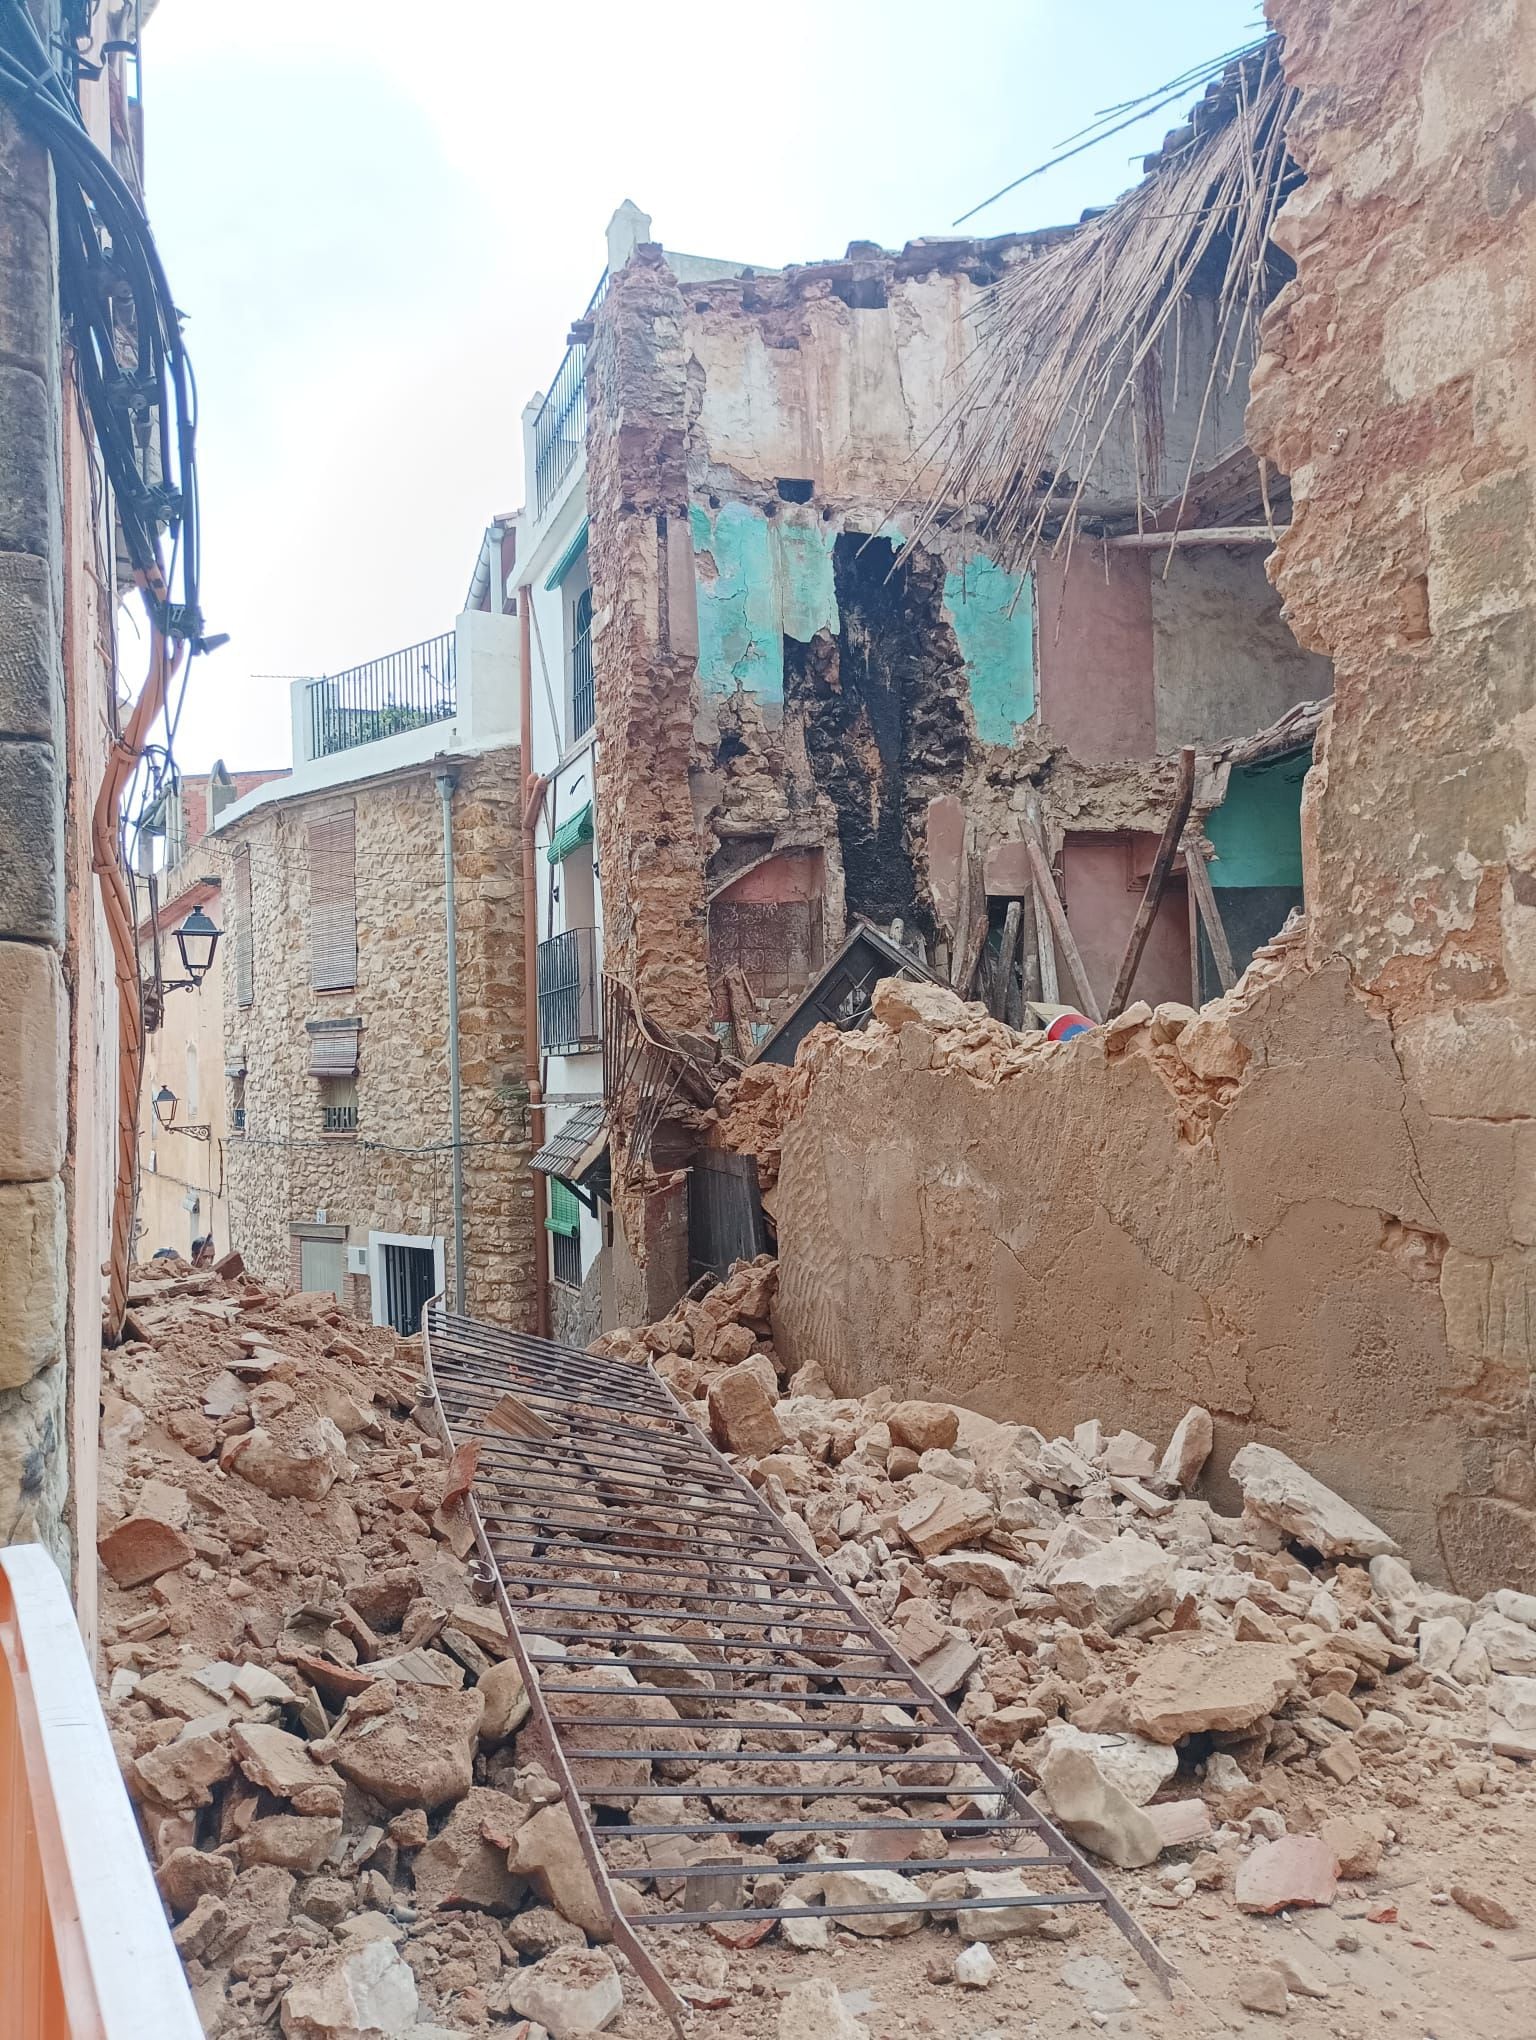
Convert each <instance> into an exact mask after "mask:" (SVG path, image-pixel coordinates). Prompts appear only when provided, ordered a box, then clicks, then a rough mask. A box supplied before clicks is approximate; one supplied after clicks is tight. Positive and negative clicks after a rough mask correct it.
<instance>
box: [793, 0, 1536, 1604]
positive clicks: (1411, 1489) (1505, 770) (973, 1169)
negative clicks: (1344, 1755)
mask: <svg viewBox="0 0 1536 2040" xmlns="http://www.w3.org/2000/svg"><path fill="white" fill-rule="evenodd" d="M1271 15H1272V18H1273V20H1274V22H1275V25H1276V26H1277V27H1278V28H1280V29H1281V30H1282V31H1283V32H1284V33H1285V36H1286V39H1287V40H1286V63H1287V68H1288V71H1289V73H1290V75H1291V77H1292V78H1293V80H1294V81H1295V83H1296V84H1297V85H1299V86H1300V88H1301V93H1302V98H1301V104H1300V109H1299V113H1298V116H1297V118H1296V121H1295V123H1294V126H1293V130H1292V135H1291V144H1292V148H1293V152H1294V153H1295V155H1296V157H1297V159H1298V160H1299V161H1300V163H1301V164H1302V166H1303V168H1304V169H1305V171H1306V173H1307V182H1306V184H1305V186H1304V187H1303V188H1302V189H1301V190H1300V191H1299V193H1298V194H1297V195H1296V196H1295V197H1294V198H1293V199H1292V200H1291V202H1290V204H1289V205H1288V207H1287V209H1286V212H1285V214H1284V215H1283V216H1282V221H1281V224H1280V230H1279V238H1280V239H1281V240H1282V242H1283V244H1284V245H1285V246H1286V247H1287V248H1288V249H1289V250H1290V251H1291V252H1292V253H1293V254H1294V256H1295V259H1296V262H1297V276H1296V278H1295V281H1294V282H1293V283H1292V284H1291V285H1290V286H1288V288H1287V289H1286V291H1285V292H1284V293H1283V294H1282V297H1281V299H1280V300H1279V301H1277V303H1276V305H1275V306H1274V307H1272V308H1271V311H1270V313H1269V314H1268V316H1267V319H1266V325H1265V336H1264V337H1265V355H1264V358H1263V359H1262V361H1261V362H1260V364H1259V366H1258V368H1257V370H1256V372H1255V375H1254V379H1253V401H1252V403H1251V405H1250V408H1249V413H1248V431H1249V437H1250V441H1251V443H1252V444H1253V445H1254V447H1255V450H1256V451H1258V452H1260V453H1261V454H1263V455H1264V456H1265V457H1267V458H1268V459H1270V460H1271V461H1273V462H1274V463H1275V464H1276V465H1277V466H1278V467H1279V468H1280V469H1281V470H1282V471H1285V472H1288V473H1289V474H1290V476H1291V480H1292V489H1293V496H1294V511H1293V520H1292V526H1291V531H1290V535H1289V536H1288V538H1287V539H1286V540H1285V541H1284V542H1283V544H1282V546H1281V547H1280V549H1279V552H1278V555H1277V559H1276V563H1275V570H1274V572H1275V579H1276V581H1277V585H1278V587H1279V589H1280V592H1281V595H1282V597H1283V599H1284V602H1285V604H1286V610H1287V615H1288V618H1289V622H1290V625H1291V627H1292V629H1293V630H1294V631H1295V632H1296V634H1297V636H1298V637H1299V638H1300V640H1301V642H1302V644H1303V645H1304V646H1305V647H1306V648H1307V649H1309V650H1311V651H1315V652H1318V653H1323V654H1326V655H1327V656H1329V657H1330V658H1331V659H1332V660H1333V662H1334V670H1335V676H1336V696H1335V707H1334V710H1333V714H1332V720H1331V727H1329V726H1327V725H1325V731H1324V737H1323V741H1322V743H1321V744H1320V746H1319V755H1318V763H1317V765H1316V767H1315V768H1314V770H1313V773H1312V774H1311V776H1310V778H1309V781H1308V785H1307V790H1306V799H1305V803H1304V810H1303V853H1304V864H1305V877H1306V888H1307V897H1308V902H1309V924H1308V932H1307V937H1306V944H1305V948H1304V949H1303V948H1301V947H1293V948H1291V949H1290V950H1289V951H1287V952H1286V953H1285V954H1284V955H1283V956H1281V957H1280V958H1277V959H1272V960H1266V961H1265V962H1263V963H1261V964H1260V965H1258V966H1256V967H1255V969H1254V970H1253V971H1251V972H1250V973H1249V975H1248V977H1247V978H1246V979H1245V980H1244V983H1243V984H1242V985H1241V986H1240V987H1239V988H1238V991H1237V992H1236V993H1234V994H1233V995H1232V996H1231V998H1230V999H1229V1000H1227V1001H1225V1002H1223V1003H1222V1005H1221V1006H1220V1007H1219V1008H1215V1009H1211V1008H1208V1009H1206V1014H1205V1015H1203V1016H1202V1021H1201V1023H1200V1027H1201V1030H1202V1031H1201V1033H1200V1035H1199V1036H1197V1037H1195V1039H1194V1041H1193V1043H1192V1044H1191V1043H1189V1042H1186V1041H1184V1040H1181V1042H1180V1044H1179V1050H1178V1052H1177V1053H1174V1052H1173V1051H1169V1052H1168V1053H1169V1054H1172V1055H1173V1061H1174V1062H1175V1063H1177V1064H1178V1066H1179V1067H1180V1068H1187V1065H1186V1064H1185V1063H1184V1062H1183V1061H1182V1057H1183V1055H1185V1054H1187V1053H1189V1052H1191V1047H1192V1049H1193V1052H1194V1054H1195V1059H1196V1061H1197V1062H1199V1063H1200V1064H1201V1065H1202V1069H1201V1071H1200V1072H1199V1073H1197V1075H1198V1081H1197V1082H1196V1083H1195V1085H1194V1099H1193V1102H1194V1105H1195V1107H1197V1108H1198V1109H1194V1110H1192V1109H1191V1099H1190V1097H1189V1096H1185V1095H1183V1094H1181V1093H1180V1091H1179V1084H1181V1083H1184V1080H1183V1079H1179V1083H1173V1082H1172V1081H1171V1075H1170V1071H1169V1070H1168V1069H1160V1068H1159V1059H1158V1056H1157V1055H1156V1054H1155V1053H1154V1052H1153V1050H1152V1049H1151V1048H1150V1047H1149V1046H1148V1045H1147V1043H1145V1042H1142V1043H1139V1044H1138V1043H1137V1042H1135V1041H1132V1042H1131V1044H1130V1047H1129V1049H1126V1050H1125V1051H1124V1052H1120V1053H1116V1042H1115V1041H1114V1040H1112V1039H1111V1040H1106V1039H1105V1038H1104V1037H1103V1036H1094V1037H1090V1038H1088V1039H1085V1040H1084V1041H1082V1042H1080V1043H1078V1044H1074V1045H1072V1046H1070V1047H1068V1048H1065V1049H1063V1050H1060V1051H1056V1050H1051V1051H1046V1052H1044V1053H1042V1054H1037V1055H1035V1056H1033V1057H1030V1058H1024V1059H1023V1060H1021V1063H1020V1066H1019V1068H1018V1070H1017V1072H1016V1073H1014V1074H1012V1075H1010V1076H1009V1077H1007V1078H1006V1079H1005V1080H1003V1081H1002V1082H997V1081H988V1080H987V1079H986V1078H985V1076H984V1075H978V1074H976V1073H974V1072H968V1071H967V1070H966V1069H964V1068H962V1067H960V1066H957V1065H955V1064H953V1063H951V1064H950V1065H949V1066H947V1067H945V1068H943V1069H940V1070H935V1069H933V1068H932V1067H930V1066H926V1065H925V1064H924V1044H923V1043H922V1042H921V1041H915V1042H913V1043H911V1044H910V1045H909V1044H908V1043H907V1041H906V1038H905V1036H903V1037H902V1039H901V1041H900V1042H896V1041H894V1040H893V1038H892V1037H891V1036H889V1035H888V1034H886V1033H885V1031H884V1030H872V1031H871V1034H870V1035H869V1036H867V1037H863V1038H862V1039H845V1040H844V1041H843V1042H842V1043H841V1044H840V1045H839V1046H837V1047H836V1048H828V1047H825V1046H824V1047H823V1048H822V1049H821V1050H819V1051H818V1052H817V1057H816V1058H815V1059H813V1064H812V1067H811V1068H810V1069H809V1071H808V1072H807V1073H806V1089H805V1095H804V1097H803V1099H802V1101H801V1107H800V1113H799V1116H798V1117H797V1118H796V1119H795V1120H794V1121H793V1122H792V1123H791V1124H790V1125H789V1126H788V1128H787V1129H786V1133H785V1138H784V1147H783V1158H782V1170H781V1175H780V1182H779V1188H778V1208H779V1225H780V1246H781V1254H782V1257H783V1272H782V1281H781V1287H780V1310H781V1323H780V1328H779V1333H780V1342H781V1346H782V1347H783V1348H785V1349H787V1350H788V1351H790V1352H791V1353H792V1354H794V1355H795V1356H796V1357H808V1356H809V1355H810V1354H812V1353H814V1354H816V1355H818V1357H820V1358H822V1359H823V1361H824V1363H826V1364H828V1365H829V1371H830V1372H831V1374H832V1376H833V1378H834V1380H835V1381H836V1382H837V1383H838V1385H839V1386H847V1387H861V1386H869V1385H871V1384H872V1383H873V1382H875V1381H876V1380H880V1381H884V1382H887V1383H888V1384H889V1385H890V1386H891V1388H892V1389H893V1390H894V1391H895V1392H897V1393H906V1392H911V1391H913V1390H916V1389H921V1388H923V1387H925V1386H931V1387H933V1388H935V1389H938V1390H943V1391H947V1392H950V1393H963V1394H964V1395H965V1396H966V1397H967V1398H968V1399H970V1400H973V1401H975V1402H976V1403H977V1404H978V1405H979V1406H980V1407H981V1408H983V1409H985V1410H989V1411H990V1412H992V1413H994V1414H997V1415H1010V1416H1015V1417H1024V1418H1028V1419H1029V1420H1031V1421H1034V1422H1036V1423H1039V1424H1041V1425H1042V1426H1043V1427H1045V1428H1047V1429H1049V1428H1053V1427H1057V1426H1061V1425H1066V1424H1070V1423H1071V1422H1073V1421H1074V1420H1076V1419H1078V1418H1082V1417H1087V1416H1090V1415H1096V1414H1102V1415H1103V1416H1104V1417H1106V1418H1107V1419H1110V1420H1112V1421H1114V1422H1121V1421H1128V1422H1131V1423H1133V1424H1136V1425H1137V1426H1138V1427H1140V1428H1145V1429H1148V1430H1151V1431H1153V1432H1156V1431H1159V1430H1166V1429H1167V1427H1168V1425H1169V1424H1170V1423H1171V1422H1172V1421H1173V1420H1174V1419H1175V1418H1176V1417H1177V1416H1178V1415H1179V1414H1180V1413H1181V1411H1182V1409H1183V1407H1184V1406H1185V1404H1186V1403H1187V1402H1189V1401H1190V1400H1195V1399H1198V1400H1200V1401H1202V1402H1205V1403H1207V1404H1208V1405H1209V1406H1210V1407H1211V1408H1212V1409H1213V1410H1214V1411H1215V1412H1216V1414H1217V1419H1218V1453H1217V1457H1216V1460H1215V1462H1214V1464H1215V1465H1216V1466H1217V1468H1218V1469H1219V1468H1220V1467H1222V1466H1224V1465H1225V1461H1226V1457H1227V1453H1228V1450H1229V1449H1230V1447H1231V1446H1232V1445H1234V1444H1236V1443H1238V1442H1239V1441H1240V1440H1241V1439H1242V1438H1246V1437H1250V1436H1252V1437H1260V1438H1264V1439H1267V1440H1269V1441H1271V1442H1274V1443H1277V1444H1280V1445H1281V1446H1282V1447H1284V1448H1285V1449H1287V1450H1289V1451H1292V1452H1294V1453H1296V1454H1297V1455H1298V1456H1299V1457H1301V1458H1302V1459H1303V1460H1305V1461H1306V1462H1307V1463H1308V1464H1309V1465H1310V1466H1312V1468H1313V1469H1314V1470H1315V1471H1316V1472H1317V1473H1318V1474H1319V1475H1320V1476H1321V1477H1322V1478H1323V1479H1325V1480H1328V1481H1330V1482H1332V1483H1333V1484H1335V1485H1337V1486H1339V1487H1340V1488H1342V1489H1344V1490H1345V1491H1346V1492H1348V1493H1349V1494H1351V1495H1352V1497H1353V1498H1354V1499H1355V1500H1356V1501H1358V1502H1359V1503H1360V1504H1361V1505H1362V1506H1364V1507H1365V1508H1366V1509H1367V1510H1368V1511H1369V1512H1371V1513H1372V1514H1374V1515H1377V1516H1379V1517H1380V1518H1381V1519H1382V1520H1384V1521H1385V1522H1386V1523H1387V1524H1388V1525H1389V1526H1390V1527H1391V1528H1392V1529H1393V1530H1394V1531H1395V1533H1396V1534H1397V1535H1398V1536H1399V1537H1400V1539H1401V1540H1402V1542H1403V1545H1404V1548H1405V1550H1406V1551H1407V1552H1408V1554H1409V1555H1410V1557H1411V1558H1412V1559H1413V1561H1414V1562H1415V1563H1416V1564H1417V1565H1419V1566H1422V1567H1425V1568H1427V1569H1429V1570H1431V1571H1434V1572H1438V1573H1440V1574H1442V1575H1443V1576H1446V1577H1449V1578H1451V1579H1453V1580H1455V1581H1456V1582H1457V1583H1458V1584H1460V1585H1462V1586H1464V1587H1466V1588H1468V1589H1471V1590H1477V1589H1480V1588H1482V1587H1485V1586H1487V1585H1490V1584H1495V1583H1500V1582H1514V1583H1517V1584H1521V1585H1524V1586H1526V1587H1531V1586H1536V1459H1533V1453H1532V1402H1531V1379H1532V1376H1531V1369H1532V1361H1533V1346H1536V1329H1533V1328H1536V1190H1533V1187H1532V1186H1533V1184H1536V1045H1533V1044H1536V840H1533V831H1532V824H1531V819H1530V816H1529V813H1528V787H1529V784H1530V778H1531V770H1532V765H1533V763H1536V729H1533V725H1536V714H1533V711H1536V694H1533V686H1536V642H1533V640H1536V630H1533V623H1536V520H1533V507H1532V488H1531V481H1530V476H1531V473H1532V455H1533V450H1536V449H1533V444H1532V441H1533V436H1536V434H1533V426H1536V383H1533V377H1532V371H1531V360H1532V351H1531V347H1530V335H1531V294H1532V290H1533V288H1536V286H1533V283H1532V279H1533V277H1536V246H1533V242H1536V235H1533V229H1532V219H1533V210H1532V197H1533V191H1536V179H1533V178H1532V176H1531V172H1530V165H1531V162H1532V160H1533V140H1536V112H1533V87H1536V75H1533V74H1536V7H1533V5H1532V4H1531V0H1487V4H1484V5H1482V6H1480V7H1479V8H1477V9H1476V10H1474V11H1473V13H1472V14H1471V15H1470V16H1468V14H1467V13H1466V11H1465V10H1464V9H1462V8H1460V7H1457V6H1456V5H1454V4H1452V0H1426V4H1423V5H1420V6H1416V7H1408V6H1387V7H1379V6H1372V7H1365V6H1360V5H1354V4H1340V0H1335V4H1332V5H1329V4H1328V0H1274V4H1273V5H1272V7H1271ZM1185 1088H1186V1090H1187V1089H1188V1086H1187V1085H1186V1086H1185ZM1221 1488H1222V1483H1221V1481H1220V1478H1219V1476H1218V1478H1217V1481H1216V1492H1217V1494H1218V1495H1220V1494H1221Z"/></svg>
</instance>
